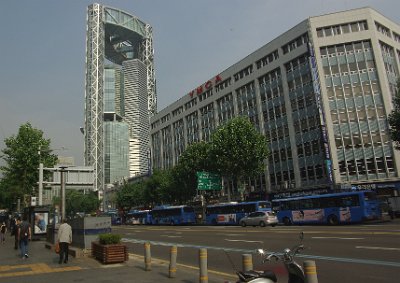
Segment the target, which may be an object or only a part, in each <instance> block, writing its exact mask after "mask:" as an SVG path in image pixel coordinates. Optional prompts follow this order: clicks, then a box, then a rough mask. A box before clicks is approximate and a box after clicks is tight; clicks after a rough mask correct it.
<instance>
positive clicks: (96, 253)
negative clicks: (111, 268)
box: [92, 242, 129, 263]
mask: <svg viewBox="0 0 400 283" xmlns="http://www.w3.org/2000/svg"><path fill="white" fill-rule="evenodd" d="M92 256H93V257H94V258H96V259H98V260H100V261H101V262H102V263H117V262H124V261H127V260H128V259H129V255H128V249H127V247H126V246H125V245H123V244H112V245H101V244H100V243H98V242H92Z"/></svg>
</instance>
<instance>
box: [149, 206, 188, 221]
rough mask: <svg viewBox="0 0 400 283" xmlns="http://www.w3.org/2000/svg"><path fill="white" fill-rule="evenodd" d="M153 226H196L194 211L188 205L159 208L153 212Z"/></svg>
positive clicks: (151, 213)
mask: <svg viewBox="0 0 400 283" xmlns="http://www.w3.org/2000/svg"><path fill="white" fill-rule="evenodd" d="M150 215H151V224H154V225H184V224H195V223H196V215H195V213H194V209H193V207H191V206H187V205H178V206H158V207H155V208H153V209H152V210H151V212H150Z"/></svg>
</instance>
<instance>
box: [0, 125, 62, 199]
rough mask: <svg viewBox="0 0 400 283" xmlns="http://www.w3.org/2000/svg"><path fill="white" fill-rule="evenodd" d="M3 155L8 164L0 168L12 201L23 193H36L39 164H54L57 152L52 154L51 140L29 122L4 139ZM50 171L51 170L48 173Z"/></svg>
mask: <svg viewBox="0 0 400 283" xmlns="http://www.w3.org/2000/svg"><path fill="white" fill-rule="evenodd" d="M4 143H5V146H6V147H5V148H4V149H2V153H3V156H2V158H3V159H4V161H5V165H4V166H1V167H0V170H1V171H2V173H3V178H2V184H3V185H2V188H3V189H4V190H5V191H6V192H5V193H6V194H8V195H9V196H10V199H9V201H12V202H15V201H16V198H20V199H22V198H23V196H24V195H35V194H36V189H37V182H38V180H39V173H38V168H39V163H43V164H44V166H45V167H53V166H54V165H55V164H56V163H57V155H54V154H52V150H51V149H50V139H45V138H44V137H43V131H41V130H39V129H36V128H34V127H32V125H31V124H30V123H29V122H28V123H26V124H23V125H21V126H20V127H19V130H18V134H17V135H13V136H11V137H9V138H6V139H5V140H4ZM46 174H51V173H50V172H45V176H46Z"/></svg>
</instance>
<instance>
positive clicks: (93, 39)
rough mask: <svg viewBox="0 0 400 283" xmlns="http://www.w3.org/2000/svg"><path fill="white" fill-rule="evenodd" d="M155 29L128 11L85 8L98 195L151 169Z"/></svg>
mask: <svg viewBox="0 0 400 283" xmlns="http://www.w3.org/2000/svg"><path fill="white" fill-rule="evenodd" d="M153 59H154V50H153V39H152V28H151V26H150V25H149V24H146V23H144V22H143V21H141V20H140V19H138V18H137V17H135V16H133V15H131V14H128V13H126V12H124V11H121V10H118V9H114V8H111V7H106V6H103V5H100V4H92V5H90V6H89V7H88V10H87V29H86V89H85V127H84V141H85V165H86V166H93V168H94V170H95V176H96V178H95V184H94V187H95V190H98V191H100V193H101V192H102V191H103V190H104V189H105V188H106V187H107V186H106V184H112V183H114V182H116V181H120V180H121V179H123V178H128V177H131V176H135V175H140V174H144V173H147V172H148V162H149V160H148V153H149V146H150V144H149V129H150V117H151V116H152V115H154V113H155V112H156V108H157V103H156V93H155V78H154V62H153V61H154V60H153Z"/></svg>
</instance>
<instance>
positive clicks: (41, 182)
mask: <svg viewBox="0 0 400 283" xmlns="http://www.w3.org/2000/svg"><path fill="white" fill-rule="evenodd" d="M39 205H43V163H40V164H39Z"/></svg>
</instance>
